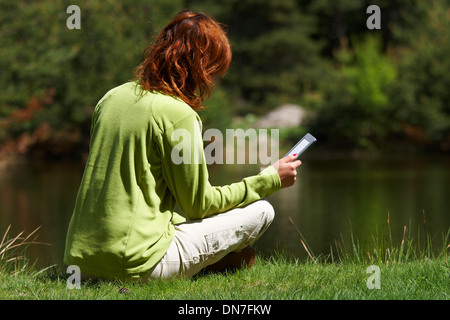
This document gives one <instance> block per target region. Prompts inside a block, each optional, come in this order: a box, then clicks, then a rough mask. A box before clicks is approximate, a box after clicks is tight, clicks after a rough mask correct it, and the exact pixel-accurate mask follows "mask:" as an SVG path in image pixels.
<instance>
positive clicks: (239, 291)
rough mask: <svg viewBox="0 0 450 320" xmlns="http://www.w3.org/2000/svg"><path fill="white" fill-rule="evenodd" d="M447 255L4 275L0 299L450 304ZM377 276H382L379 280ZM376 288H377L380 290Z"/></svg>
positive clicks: (272, 260) (280, 259) (278, 259)
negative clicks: (162, 274) (137, 277)
mask: <svg viewBox="0 0 450 320" xmlns="http://www.w3.org/2000/svg"><path fill="white" fill-rule="evenodd" d="M449 263H450V261H449V257H446V256H441V257H439V258H436V259H425V260H423V261H411V262H405V263H394V264H380V265H379V266H377V267H379V270H378V272H379V273H377V272H375V271H374V268H373V267H371V268H369V267H370V265H369V264H365V263H353V262H346V263H320V262H319V263H314V262H312V261H311V260H307V261H303V262H299V261H292V260H289V259H287V258H284V257H272V258H269V259H257V262H256V264H255V265H254V267H253V268H251V269H246V270H240V271H239V272H237V273H230V274H226V275H224V274H214V275H203V276H198V277H196V278H193V279H177V280H171V281H167V280H153V281H150V282H149V283H146V284H136V283H132V282H91V281H88V282H83V283H81V288H80V289H69V288H68V287H67V278H68V276H69V274H67V275H65V274H64V273H62V272H55V271H54V270H53V271H52V270H46V271H44V272H38V271H31V272H22V273H19V274H18V275H16V276H11V275H8V274H5V273H0V283H1V287H0V299H25V300H55V299H56V300H73V299H82V300H103V299H107V300H128V299H132V300H142V299H145V300H347V299H351V300H385V299H387V300H405V299H406V300H450V268H449ZM377 277H378V278H377ZM377 284H379V286H378V288H379V289H378V288H377Z"/></svg>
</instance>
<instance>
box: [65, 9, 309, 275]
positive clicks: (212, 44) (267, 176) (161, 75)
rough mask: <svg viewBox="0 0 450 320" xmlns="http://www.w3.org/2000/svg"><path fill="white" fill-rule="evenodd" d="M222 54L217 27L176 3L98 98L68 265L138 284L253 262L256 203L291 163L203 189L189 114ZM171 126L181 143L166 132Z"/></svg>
mask: <svg viewBox="0 0 450 320" xmlns="http://www.w3.org/2000/svg"><path fill="white" fill-rule="evenodd" d="M230 62H231V48H230V45H229V42H228V39H227V37H226V34H225V32H224V31H223V29H222V27H221V25H220V24H219V23H217V22H216V21H215V20H213V19H212V18H211V17H209V16H207V15H205V14H202V13H194V12H190V11H186V10H185V11H182V12H180V13H179V14H178V15H176V16H175V17H174V19H173V20H172V21H171V22H170V23H169V24H168V25H167V26H166V27H165V28H164V29H163V30H162V31H161V33H160V34H159V36H158V38H157V40H156V42H155V43H154V44H153V45H151V46H149V47H148V48H147V50H146V51H145V59H144V61H143V62H142V64H141V65H140V66H139V67H138V68H137V69H136V81H133V82H128V83H125V84H123V85H120V86H118V87H116V88H114V89H112V90H110V91H109V92H108V93H106V95H105V96H104V97H103V98H102V99H101V100H100V101H99V102H98V104H97V106H96V108H95V111H94V114H93V119H92V127H91V142H90V153H89V157H88V160H87V163H86V168H85V171H84V174H83V178H82V181H81V185H80V189H79V192H78V195H77V199H76V204H75V209H74V212H73V216H72V218H71V221H70V225H69V229H68V233H67V239H66V248H65V255H64V262H65V263H66V264H67V265H77V266H78V267H79V268H80V269H81V272H82V273H83V274H84V275H86V276H88V277H99V278H106V279H126V278H139V279H141V280H147V279H149V278H171V277H175V276H184V277H191V276H193V275H195V274H197V273H198V272H199V271H201V270H203V269H205V268H207V269H208V268H209V269H211V270H217V269H223V268H226V267H236V268H237V267H240V265H241V263H242V262H243V261H244V262H247V263H248V262H249V261H254V251H252V250H251V249H248V248H249V246H250V245H251V244H252V243H254V242H255V241H256V240H257V239H258V238H259V237H260V236H261V234H262V233H263V232H264V231H265V230H266V229H267V227H268V226H269V225H270V223H271V222H272V220H273V218H274V211H273V208H272V206H271V205H270V204H269V203H268V202H267V201H265V200H261V199H263V198H264V197H266V196H268V195H270V194H272V193H273V192H275V191H277V190H279V189H280V188H283V187H288V186H291V185H293V184H294V182H295V176H296V173H297V172H296V168H297V167H298V166H299V165H300V161H294V162H291V163H290V161H292V160H293V158H294V157H287V158H284V159H281V160H278V161H277V162H276V163H274V164H273V165H272V166H269V167H267V168H266V169H264V170H263V171H262V172H261V173H260V174H258V175H255V176H250V177H247V178H245V179H243V180H242V181H241V182H237V183H233V184H230V185H228V186H223V187H213V186H211V185H210V183H209V181H208V170H207V165H206V161H205V157H204V153H203V141H202V140H201V136H202V135H201V124H200V118H199V116H198V114H197V113H196V112H195V111H194V110H198V109H200V108H202V107H203V102H204V99H205V97H207V96H208V95H209V93H210V91H211V90H212V89H213V79H214V76H216V75H223V74H225V72H226V70H227V69H228V67H229V65H230ZM180 130H182V132H184V133H186V132H188V133H189V134H190V137H191V141H182V142H180V141H179V140H178V138H176V139H175V138H174V137H176V136H177V134H178V133H179V132H180ZM183 136H184V135H183ZM183 145H185V146H186V148H182V149H183V150H191V153H189V152H187V158H186V155H183V157H184V158H183V159H184V160H186V159H187V160H188V161H182V162H181V163H179V161H176V162H177V163H175V162H174V161H173V156H174V155H179V149H178V148H180V147H183ZM196 157H198V158H197V159H201V161H194V159H196ZM199 162H200V164H198V163H199ZM176 204H178V205H179V207H180V208H181V209H182V211H183V215H180V214H178V213H177V212H175V211H174V209H175V205H176ZM250 264H251V263H250Z"/></svg>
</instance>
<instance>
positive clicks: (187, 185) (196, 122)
mask: <svg viewBox="0 0 450 320" xmlns="http://www.w3.org/2000/svg"><path fill="white" fill-rule="evenodd" d="M160 143H161V144H162V148H161V151H162V153H163V159H164V160H163V176H164V179H165V181H166V183H167V185H168V188H169V190H170V192H171V193H172V194H173V195H174V197H175V199H176V201H177V203H178V205H179V206H180V208H181V209H182V210H183V211H184V213H185V214H186V216H187V217H188V218H190V219H201V218H204V217H207V216H210V215H213V214H215V213H220V212H224V211H227V210H230V209H232V208H236V207H242V206H245V205H247V204H249V203H251V202H254V201H256V200H260V199H262V198H264V197H266V196H268V195H270V194H272V193H273V192H275V191H277V190H279V189H280V188H281V181H280V178H279V176H278V173H277V171H276V170H275V168H273V167H272V166H269V167H267V168H266V169H264V170H263V171H261V172H260V173H259V174H258V175H253V176H249V177H247V178H244V179H242V181H240V182H236V183H232V184H230V185H226V186H220V187H218V186H216V187H215V186H211V184H210V182H209V175H208V167H207V164H206V160H205V155H204V151H203V139H202V134H201V122H200V119H199V117H198V115H196V114H191V115H189V116H187V117H184V118H183V119H181V120H179V121H177V123H175V124H174V125H173V126H172V127H171V128H170V129H168V130H167V131H165V132H164V134H163V135H162V137H161V141H160Z"/></svg>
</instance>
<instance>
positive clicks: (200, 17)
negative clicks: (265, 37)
mask: <svg viewBox="0 0 450 320" xmlns="http://www.w3.org/2000/svg"><path fill="white" fill-rule="evenodd" d="M230 63H231V47H230V44H229V42H228V38H227V36H226V33H225V31H224V29H223V25H222V24H220V23H218V22H217V21H215V20H214V19H213V18H211V17H209V16H207V15H206V14H204V13H195V12H192V11H189V10H183V11H181V12H180V13H178V14H177V15H176V16H175V17H174V18H173V19H172V21H170V22H169V24H168V25H167V26H166V27H164V28H163V29H162V31H161V32H160V34H159V35H158V37H157V39H156V41H155V43H154V44H152V45H150V46H148V47H147V48H146V49H145V51H144V61H143V62H142V63H141V64H140V65H139V66H138V67H137V68H136V69H135V80H137V81H138V83H139V84H140V85H141V86H142V88H143V89H144V90H149V91H158V92H161V93H164V94H167V95H171V96H175V97H177V98H180V99H181V100H183V101H184V102H186V103H187V104H188V105H190V106H191V107H192V108H193V109H195V110H199V109H202V108H203V103H204V100H205V99H206V98H208V97H209V95H210V93H211V91H212V90H213V89H214V83H213V80H214V76H215V75H224V74H225V72H226V71H227V69H228V67H229V66H230Z"/></svg>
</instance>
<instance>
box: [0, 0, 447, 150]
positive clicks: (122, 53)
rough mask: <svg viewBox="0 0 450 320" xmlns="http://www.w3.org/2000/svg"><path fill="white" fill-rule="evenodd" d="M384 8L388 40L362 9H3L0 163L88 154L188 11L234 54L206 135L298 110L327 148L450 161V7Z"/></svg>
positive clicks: (276, 4) (10, 5)
mask: <svg viewBox="0 0 450 320" xmlns="http://www.w3.org/2000/svg"><path fill="white" fill-rule="evenodd" d="M374 4H378V5H379V6H380V8H381V19H382V24H381V25H382V29H381V30H371V31H370V30H368V29H367V28H366V24H365V23H366V19H367V17H368V16H367V14H366V8H367V6H368V3H367V1H363V0H359V1H356V0H355V1H354V0H345V1H329V0H314V1H312V0H303V1H295V0H245V1H241V0H226V1H220V2H219V1H214V0H176V1H172V0H153V1H144V0H139V1H132V0H122V1H119V0H105V1H99V0H92V1H80V0H75V1H68V0H65V1H57V2H55V1H50V0H36V1H31V2H30V1H24V0H19V1H2V2H0V21H2V28H1V29H0V48H1V50H0V86H1V88H2V94H1V95H0V158H2V157H3V155H4V154H6V153H8V152H11V153H23V154H29V153H30V152H32V151H36V150H40V152H41V153H43V154H50V155H53V156H55V155H71V154H77V155H78V154H80V153H81V151H82V150H86V149H87V148H86V147H87V145H88V143H87V142H88V140H89V136H88V134H89V127H90V117H91V113H92V109H93V107H94V106H95V104H96V102H97V101H98V100H99V99H100V98H101V96H103V95H104V94H105V92H107V91H108V90H109V89H111V88H112V87H114V86H116V85H118V84H120V83H123V82H125V81H128V80H130V79H132V78H133V73H132V70H133V69H134V68H135V67H136V66H137V65H138V64H139V63H140V62H141V58H142V52H143V49H144V48H145V47H146V46H147V45H148V44H149V42H150V41H151V40H152V38H153V37H154V36H155V35H156V34H157V32H159V30H160V29H161V28H162V27H163V26H164V25H165V24H166V23H167V22H168V21H169V19H171V18H172V17H173V15H174V14H175V13H176V12H178V11H179V10H181V9H183V8H189V9H191V10H196V11H204V12H206V13H208V14H210V15H212V16H214V17H215V18H216V19H217V20H218V21H220V22H221V23H224V24H225V25H227V29H228V35H229V38H230V41H231V44H232V48H233V61H232V64H231V67H230V69H229V71H228V73H227V75H226V76H225V78H224V79H223V80H221V82H220V86H219V87H218V88H217V90H216V92H215V93H213V95H212V97H211V100H210V101H207V105H208V106H209V108H208V109H207V110H204V111H201V112H200V114H201V116H202V117H203V118H204V121H205V126H206V127H218V128H224V127H227V126H229V125H230V123H231V122H232V119H233V118H234V116H240V117H243V116H246V115H248V114H253V115H256V116H258V115H262V114H264V113H266V112H267V111H269V110H270V109H271V108H273V107H276V106H279V105H281V104H283V103H296V104H302V105H303V106H304V107H305V108H307V109H309V110H310V111H315V112H316V121H315V123H314V124H311V125H309V128H305V130H308V129H310V130H314V131H316V132H317V135H319V136H320V135H321V141H323V142H325V141H327V139H328V141H329V142H330V143H332V144H333V145H336V144H337V143H343V144H344V145H347V146H351V147H356V148H374V147H377V146H378V145H380V142H381V141H382V140H384V139H386V137H388V136H395V137H396V138H397V139H400V140H401V141H412V142H413V143H415V144H418V145H420V146H423V147H428V148H431V149H432V150H440V151H444V152H448V150H450V110H449V104H448V101H449V98H450V97H449V92H450V91H449V90H448V88H449V82H450V76H449V74H448V72H447V70H448V69H449V67H450V58H449V57H450V55H448V52H449V51H450V44H449V43H450V42H449V37H448V32H447V31H448V29H449V27H450V22H449V14H448V10H449V3H448V1H446V0H432V1H426V2H424V1H420V0H392V1H389V2H381V1H376V2H375V3H374ZM69 5H78V6H79V7H80V9H81V29H80V30H77V29H74V30H69V29H68V28H67V27H66V20H67V18H68V17H69V15H70V13H67V12H66V9H67V7H68V6H69ZM358 39H359V40H358ZM232 125H233V124H231V126H232ZM330 128H332V130H330ZM324 138H326V139H324ZM333 139H334V140H333Z"/></svg>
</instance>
